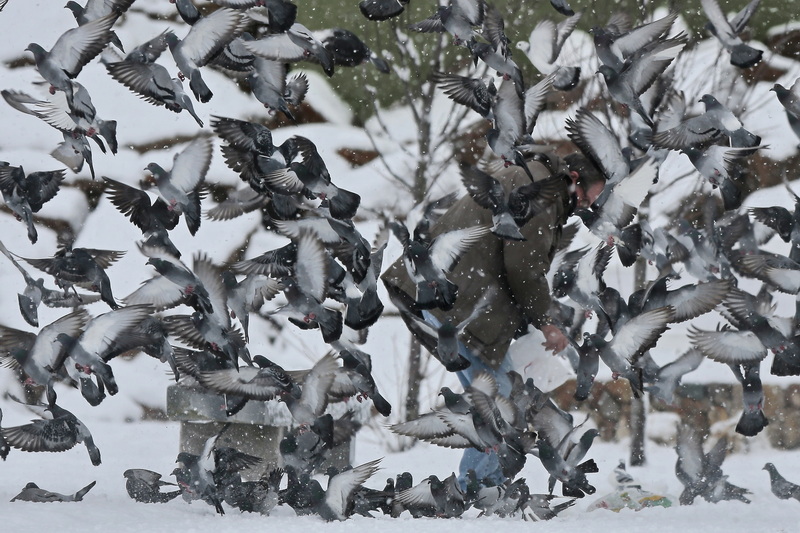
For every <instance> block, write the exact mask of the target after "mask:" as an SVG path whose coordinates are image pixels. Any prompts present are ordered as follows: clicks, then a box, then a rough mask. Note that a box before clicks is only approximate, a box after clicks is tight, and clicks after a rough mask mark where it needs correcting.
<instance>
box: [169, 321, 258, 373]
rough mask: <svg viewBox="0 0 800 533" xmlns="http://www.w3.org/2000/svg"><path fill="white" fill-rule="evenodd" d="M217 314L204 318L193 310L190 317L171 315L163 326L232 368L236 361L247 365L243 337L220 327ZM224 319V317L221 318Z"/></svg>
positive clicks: (247, 351) (237, 331) (235, 365)
mask: <svg viewBox="0 0 800 533" xmlns="http://www.w3.org/2000/svg"><path fill="white" fill-rule="evenodd" d="M216 316H217V313H214V314H213V315H205V314H203V313H201V312H199V311H195V312H194V313H192V314H191V316H184V315H171V316H168V317H165V318H164V323H165V324H166V325H167V329H168V330H169V332H170V333H171V334H172V335H175V336H177V337H178V338H180V339H181V340H183V341H184V342H185V343H187V344H189V345H190V346H193V347H194V348H197V349H200V350H210V351H211V352H213V353H214V354H215V356H219V357H224V358H225V359H227V361H228V362H229V364H230V365H231V366H230V367H227V366H225V367H224V368H236V367H237V366H238V362H239V359H241V360H242V361H244V362H245V363H247V364H250V362H251V358H250V351H249V350H248V348H247V344H246V343H245V340H244V335H242V333H241V332H240V331H239V330H238V329H236V328H234V327H226V326H223V325H222V324H220V322H219V320H217V319H216ZM224 316H225V317H226V318H227V316H228V315H227V314H225V315H224Z"/></svg>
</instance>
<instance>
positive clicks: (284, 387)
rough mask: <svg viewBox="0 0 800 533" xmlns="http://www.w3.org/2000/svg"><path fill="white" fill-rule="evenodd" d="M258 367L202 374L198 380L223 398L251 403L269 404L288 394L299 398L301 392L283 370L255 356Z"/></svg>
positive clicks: (261, 356) (262, 357)
mask: <svg viewBox="0 0 800 533" xmlns="http://www.w3.org/2000/svg"><path fill="white" fill-rule="evenodd" d="M253 362H254V363H255V364H256V365H257V368H256V367H253V366H243V367H239V368H236V369H219V370H205V371H201V372H200V373H199V374H198V376H197V378H198V381H199V382H200V383H201V384H202V385H203V386H204V387H207V388H209V389H211V390H213V391H216V392H219V393H222V394H231V395H234V396H241V397H243V398H247V399H249V400H260V401H267V400H272V399H274V398H276V397H279V396H282V395H284V394H296V395H297V396H299V393H300V389H299V388H298V387H296V386H295V384H294V382H293V381H292V379H291V377H289V375H288V374H287V373H286V371H285V370H284V369H283V368H282V367H281V366H280V365H277V364H275V363H273V362H272V361H270V360H269V359H267V358H266V357H264V356H263V355H255V356H253Z"/></svg>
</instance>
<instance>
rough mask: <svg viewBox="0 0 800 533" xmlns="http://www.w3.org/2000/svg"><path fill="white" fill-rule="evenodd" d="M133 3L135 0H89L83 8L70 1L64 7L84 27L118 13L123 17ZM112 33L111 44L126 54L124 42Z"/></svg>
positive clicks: (72, 0)
mask: <svg viewBox="0 0 800 533" xmlns="http://www.w3.org/2000/svg"><path fill="white" fill-rule="evenodd" d="M133 2H134V0H88V2H86V5H85V6H82V5H80V4H79V3H78V2H75V1H74V0H70V1H69V2H67V5H65V6H64V7H65V8H67V9H69V10H70V11H72V15H73V16H74V17H75V21H76V22H77V23H78V25H79V26H83V25H84V24H87V23H89V22H91V21H93V20H97V19H99V18H102V17H105V16H107V15H111V14H114V13H116V14H117V16H119V15H122V14H123V13H125V12H126V11H127V10H128V8H129V7H131V4H133ZM111 33H112V37H111V42H112V43H114V46H116V47H117V48H119V49H120V50H122V51H123V52H124V51H125V49H124V48H123V47H122V42H121V41H120V40H119V36H117V34H116V33H114V32H113V31H112V32H111Z"/></svg>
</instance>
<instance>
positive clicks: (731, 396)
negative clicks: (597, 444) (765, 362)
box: [551, 380, 800, 449]
mask: <svg viewBox="0 0 800 533" xmlns="http://www.w3.org/2000/svg"><path fill="white" fill-rule="evenodd" d="M574 393H575V381H567V382H566V383H564V384H563V385H561V386H560V387H558V388H557V389H555V390H554V391H553V392H552V393H551V394H552V396H553V400H554V401H555V402H556V403H557V404H558V405H559V406H561V407H562V408H563V409H565V410H567V411H578V412H588V413H589V414H590V416H591V417H592V420H593V421H594V422H595V424H597V427H598V429H599V430H600V438H602V439H603V440H619V439H623V438H626V437H628V436H629V435H630V413H631V389H630V386H629V385H628V382H627V381H625V380H617V381H607V382H598V381H596V382H595V384H594V386H593V388H592V393H591V395H590V397H589V399H588V400H586V401H585V402H582V403H579V402H577V401H575V399H574V398H573V394H574ZM764 397H765V401H764V413H765V414H766V416H767V418H769V421H770V423H769V425H768V426H767V428H766V430H765V434H766V437H767V438H768V440H769V442H770V444H771V445H772V446H773V447H775V448H783V449H797V448H800V384H791V385H786V386H778V385H765V386H764ZM648 402H649V412H650V413H653V414H655V413H674V414H675V415H676V416H678V417H680V418H681V419H683V420H687V421H689V422H690V423H691V424H693V425H695V426H696V427H700V428H704V429H705V430H706V431H707V433H712V426H715V427H724V428H727V427H730V431H733V428H734V427H735V425H736V421H737V420H738V419H739V416H740V415H741V413H742V389H741V386H739V385H738V384H727V383H708V384H684V385H681V386H680V387H679V388H678V390H677V391H676V395H675V404H674V405H668V404H666V403H664V402H661V401H659V400H652V401H650V400H648Z"/></svg>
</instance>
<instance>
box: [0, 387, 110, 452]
mask: <svg viewBox="0 0 800 533" xmlns="http://www.w3.org/2000/svg"><path fill="white" fill-rule="evenodd" d="M56 399H57V397H56V392H55V390H53V387H52V386H51V385H48V386H47V406H46V408H45V409H44V410H45V412H48V413H50V415H51V417H52V418H51V419H40V420H34V421H32V422H31V423H30V424H25V425H24V426H14V427H6V428H3V429H2V433H3V437H4V438H5V440H6V442H7V443H8V444H9V445H10V446H11V447H13V448H17V449H18V450H22V451H23V452H64V451H67V450H70V449H72V448H73V447H74V446H75V445H76V444H78V443H80V442H82V443H83V444H84V445H85V446H86V450H87V451H88V452H89V457H90V459H91V461H92V464H93V465H94V466H98V465H99V464H100V450H99V449H98V448H97V446H95V444H94V439H93V438H92V434H91V433H90V432H89V428H87V427H86V426H85V425H84V423H83V422H81V421H80V420H78V419H77V418H76V417H75V415H73V414H72V413H70V412H69V411H67V410H66V409H64V408H63V407H61V406H59V405H57V404H56Z"/></svg>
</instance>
